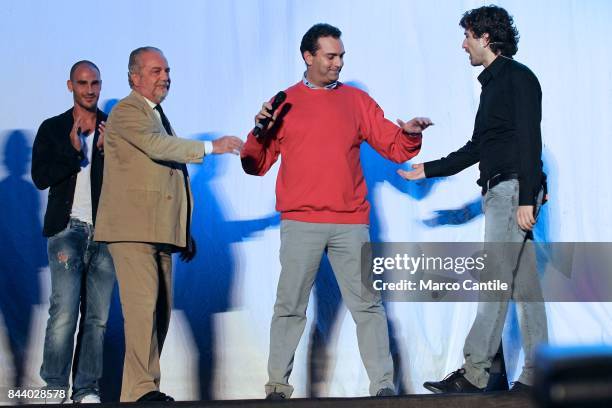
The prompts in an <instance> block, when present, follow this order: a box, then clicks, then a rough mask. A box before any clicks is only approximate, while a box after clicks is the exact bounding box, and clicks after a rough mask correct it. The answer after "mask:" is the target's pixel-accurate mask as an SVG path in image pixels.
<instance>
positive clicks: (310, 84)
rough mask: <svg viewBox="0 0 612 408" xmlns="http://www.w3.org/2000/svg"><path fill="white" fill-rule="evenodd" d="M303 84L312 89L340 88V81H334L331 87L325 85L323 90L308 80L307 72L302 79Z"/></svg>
mask: <svg viewBox="0 0 612 408" xmlns="http://www.w3.org/2000/svg"><path fill="white" fill-rule="evenodd" d="M302 82H303V83H304V85H306V86H307V87H309V88H310V89H335V88H336V87H337V86H338V81H334V82H332V83H331V84H329V85H325V86H324V87H323V88H321V87H320V86H316V85H314V84H313V83H311V82H310V81H309V80H308V79H307V78H306V72H305V71H304V77H303V78H302Z"/></svg>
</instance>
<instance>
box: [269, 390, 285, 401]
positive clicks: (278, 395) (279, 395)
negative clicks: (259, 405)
mask: <svg viewBox="0 0 612 408" xmlns="http://www.w3.org/2000/svg"><path fill="white" fill-rule="evenodd" d="M266 399H267V400H272V401H280V400H284V399H287V396H286V395H285V393H284V392H271V393H269V394H268V395H266Z"/></svg>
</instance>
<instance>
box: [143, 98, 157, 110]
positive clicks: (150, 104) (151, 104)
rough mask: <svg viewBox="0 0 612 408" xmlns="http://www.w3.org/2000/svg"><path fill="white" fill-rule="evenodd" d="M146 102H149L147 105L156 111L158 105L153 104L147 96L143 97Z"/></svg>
mask: <svg viewBox="0 0 612 408" xmlns="http://www.w3.org/2000/svg"><path fill="white" fill-rule="evenodd" d="M143 98H144V100H145V101H147V104H148V105H149V106H150V107H151V109H155V107H156V106H157V104H156V103H155V102H151V101H150V100H149V99H148V98H147V97H146V96H143Z"/></svg>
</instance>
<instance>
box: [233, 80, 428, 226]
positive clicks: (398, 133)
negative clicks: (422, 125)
mask: <svg viewBox="0 0 612 408" xmlns="http://www.w3.org/2000/svg"><path fill="white" fill-rule="evenodd" d="M286 93H287V99H286V100H285V102H284V103H283V105H281V106H280V107H279V110H278V112H283V110H284V111H286V114H285V115H284V116H283V115H280V116H279V119H277V123H276V124H275V126H274V127H273V128H272V129H270V131H269V132H267V134H265V135H263V136H261V137H260V138H259V139H257V138H255V136H253V134H252V133H250V134H249V135H248V138H247V141H246V143H245V145H244V147H243V148H242V153H241V158H242V167H243V168H244V171H245V172H247V173H248V174H253V175H258V176H263V175H264V174H265V173H266V172H267V171H268V170H269V169H270V167H272V165H273V164H274V163H275V162H276V160H277V159H278V156H279V154H280V155H282V160H281V164H280V169H279V171H278V177H277V179H276V210H277V211H280V212H281V218H282V219H286V220H295V221H305V222H315V223H337V224H368V223H369V212H370V204H369V203H368V201H367V200H366V194H367V187H366V184H365V180H364V177H363V172H362V170H361V161H360V158H359V148H360V145H361V143H362V142H364V141H365V142H368V143H369V144H370V146H372V147H373V148H374V149H375V150H376V151H377V152H378V153H380V154H381V155H382V156H383V157H385V158H387V159H389V160H392V161H394V162H396V163H402V162H405V161H407V160H409V159H411V158H412V157H414V156H416V155H417V153H418V152H419V150H420V149H421V137H413V136H408V135H406V134H405V133H404V132H403V131H402V129H401V128H400V127H399V126H397V125H395V124H394V123H392V122H391V121H389V120H387V119H385V117H384V113H383V111H382V109H380V107H379V106H378V104H377V103H376V102H375V101H374V100H373V99H372V98H370V97H369V95H368V94H367V93H365V92H363V91H361V90H359V89H357V88H355V87H352V86H349V85H344V84H341V83H339V84H338V86H337V87H336V88H334V89H311V88H309V87H307V86H306V85H304V84H303V83H302V81H300V82H299V83H297V84H295V85H293V86H292V87H290V88H289V89H287V90H286ZM285 105H286V106H285Z"/></svg>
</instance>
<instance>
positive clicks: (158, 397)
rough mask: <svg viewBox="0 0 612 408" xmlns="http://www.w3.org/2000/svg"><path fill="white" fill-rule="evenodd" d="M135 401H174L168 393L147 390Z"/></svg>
mask: <svg viewBox="0 0 612 408" xmlns="http://www.w3.org/2000/svg"><path fill="white" fill-rule="evenodd" d="M136 401H138V402H160V401H161V402H169V401H174V398H172V397H171V396H169V395H166V394H164V393H163V392H159V391H149V392H147V393H146V394H145V395H143V396H142V397H140V398H138V399H137V400H136Z"/></svg>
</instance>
